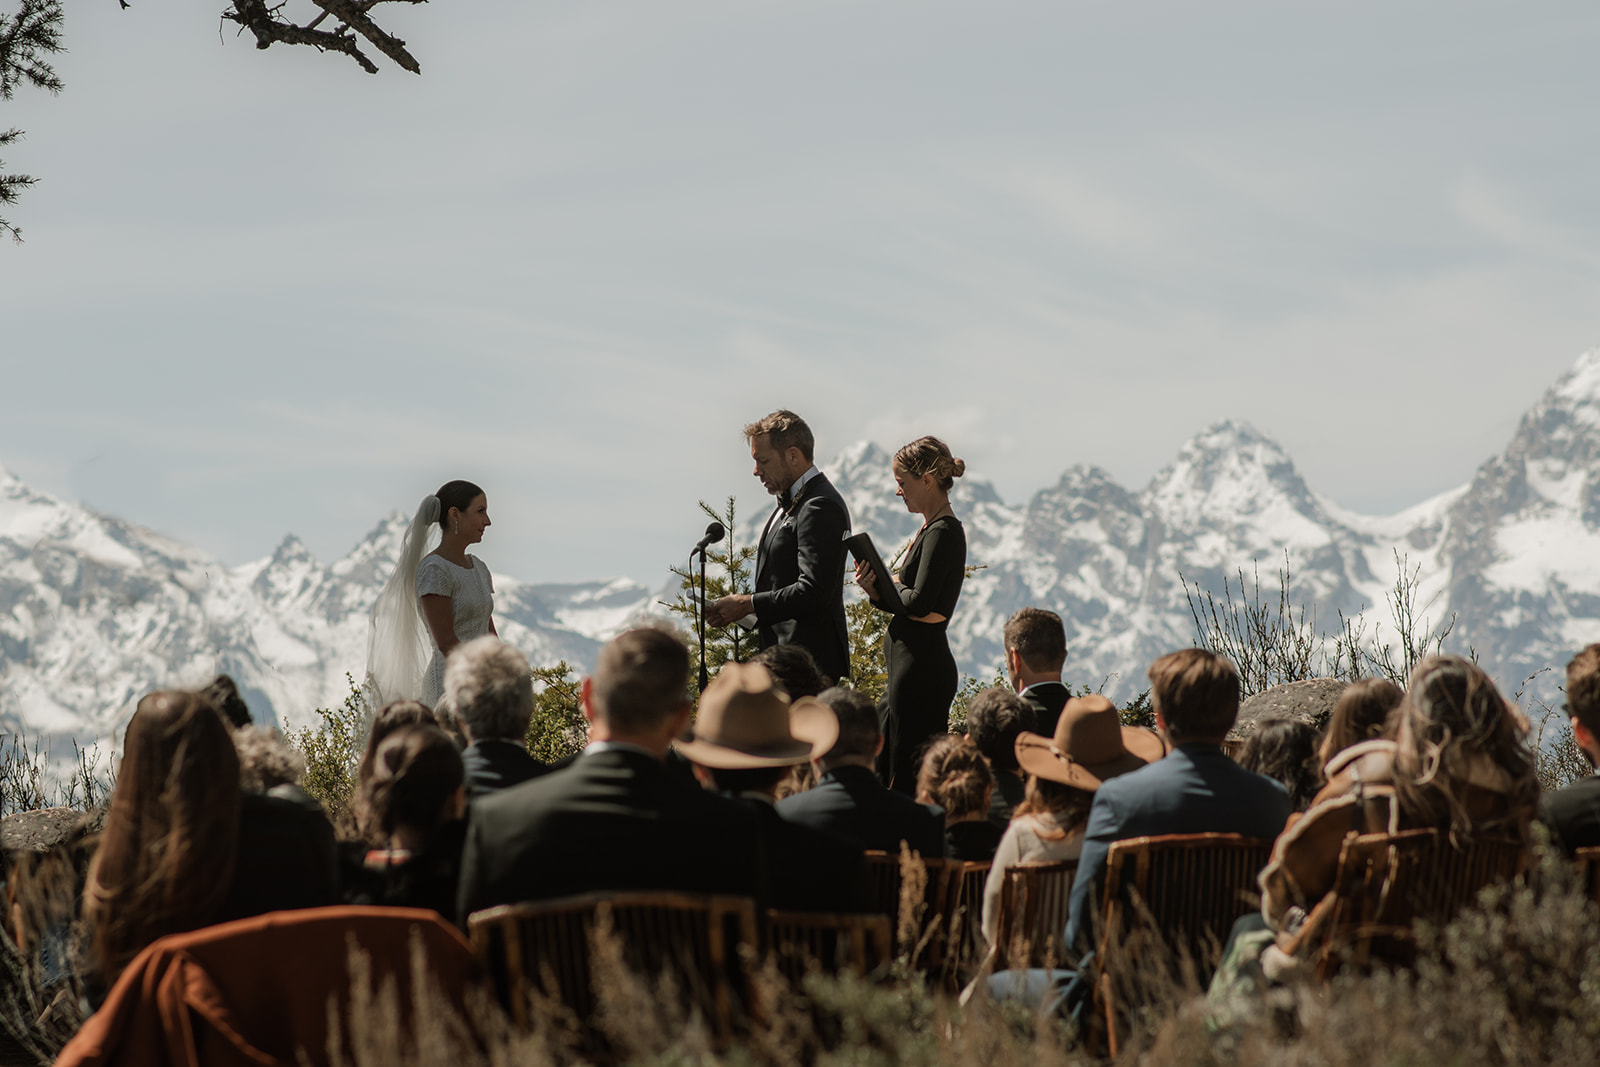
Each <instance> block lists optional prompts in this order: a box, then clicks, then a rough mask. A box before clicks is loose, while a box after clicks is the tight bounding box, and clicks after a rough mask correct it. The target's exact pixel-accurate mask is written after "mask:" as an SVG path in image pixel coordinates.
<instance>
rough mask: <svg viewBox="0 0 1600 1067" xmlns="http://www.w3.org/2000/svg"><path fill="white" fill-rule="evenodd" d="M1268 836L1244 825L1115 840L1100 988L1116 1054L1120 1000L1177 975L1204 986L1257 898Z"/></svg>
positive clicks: (1144, 996)
mask: <svg viewBox="0 0 1600 1067" xmlns="http://www.w3.org/2000/svg"><path fill="white" fill-rule="evenodd" d="M1271 852H1272V842H1271V841H1266V840H1262V839H1260V838H1254V837H1243V836H1241V835H1239V834H1165V835H1162V836H1159V837H1135V838H1130V839H1128V840H1126V841H1117V842H1114V843H1113V844H1112V845H1111V848H1110V850H1109V851H1108V853H1107V855H1106V882H1105V890H1104V900H1105V911H1104V920H1103V922H1102V924H1101V928H1100V948H1099V952H1098V953H1097V954H1096V962H1097V966H1098V968H1099V982H1098V986H1097V991H1098V993H1099V995H1100V1000H1101V1004H1102V1005H1103V1006H1104V1009H1105V1023H1106V1038H1107V1041H1108V1043H1109V1045H1110V1049H1111V1054H1112V1056H1116V1054H1117V1047H1118V1043H1119V1041H1118V1023H1119V1022H1120V1021H1121V1020H1120V1018H1119V1016H1120V1014H1121V1012H1122V1009H1121V1007H1119V1005H1121V1004H1124V1003H1125V1004H1127V1005H1129V1010H1133V1009H1134V1008H1135V1007H1136V1006H1138V1005H1140V1004H1146V1003H1153V1002H1154V995H1155V994H1156V993H1157V986H1158V984H1161V983H1170V982H1172V981H1174V980H1176V981H1178V982H1180V983H1185V984H1186V983H1188V982H1191V981H1192V982H1193V983H1196V984H1197V985H1198V986H1199V988H1201V989H1204V988H1205V986H1206V984H1207V983H1208V982H1210V980H1211V975H1212V972H1213V971H1215V970H1216V967H1217V962H1218V959H1219V957H1220V956H1221V954H1222V946H1223V944H1224V942H1226V941H1227V939H1228V934H1229V933H1230V932H1231V931H1232V929H1233V924H1234V923H1235V922H1236V921H1238V919H1239V917H1240V916H1242V915H1245V914H1247V913H1249V912H1250V911H1252V910H1254V909H1255V908H1256V907H1257V906H1258V905H1259V903H1260V890H1259V888H1258V886H1257V881H1256V879H1257V877H1258V876H1259V875H1260V873H1261V869H1262V868H1263V867H1265V866H1266V865H1267V860H1268V859H1269V858H1270V856H1271Z"/></svg>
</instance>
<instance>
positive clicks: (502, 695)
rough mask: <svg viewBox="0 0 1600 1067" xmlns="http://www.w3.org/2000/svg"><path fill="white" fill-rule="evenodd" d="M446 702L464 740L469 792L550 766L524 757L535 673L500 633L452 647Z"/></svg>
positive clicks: (507, 782) (514, 780)
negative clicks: (465, 742)
mask: <svg viewBox="0 0 1600 1067" xmlns="http://www.w3.org/2000/svg"><path fill="white" fill-rule="evenodd" d="M444 700H445V701H446V702H448V703H449V705H450V707H451V708H453V709H454V711H455V715H456V719H457V721H458V723H459V724H460V726H461V731H462V733H463V734H464V735H465V736H466V739H467V747H466V749H465V750H464V751H463V752H462V753H461V761H462V763H464V764H465V765H466V769H467V792H468V793H469V794H470V795H472V796H474V797H479V796H483V795H484V794H485V793H493V792H495V791H496V790H499V789H505V788H506V787H508V786H513V785H517V784H518V783H520V782H526V781H527V780H528V779H530V778H537V777H539V776H540V775H541V774H544V773H545V772H547V771H548V770H549V769H550V768H549V767H547V766H545V765H544V764H543V763H540V762H539V761H538V760H536V759H534V758H533V757H532V756H530V755H528V748H527V735H528V721H529V720H530V719H532V718H533V671H532V670H531V669H530V668H529V667H528V660H527V658H526V657H525V656H523V654H522V653H521V652H518V651H517V650H516V649H514V648H512V647H511V646H510V645H508V644H506V643H505V642H504V641H502V640H500V639H499V638H498V637H493V636H484V637H479V638H475V639H474V640H471V641H467V642H465V643H463V644H460V645H457V646H456V647H455V648H454V649H452V650H451V652H450V658H449V659H448V660H446V661H445V668H444Z"/></svg>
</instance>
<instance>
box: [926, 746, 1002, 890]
mask: <svg viewBox="0 0 1600 1067" xmlns="http://www.w3.org/2000/svg"><path fill="white" fill-rule="evenodd" d="M993 792H994V776H993V775H991V774H990V773H989V764H988V763H987V762H985V760H984V758H983V753H981V752H979V751H978V746H976V745H974V744H973V743H972V742H971V741H969V740H967V738H966V737H964V736H958V735H956V734H946V735H945V736H944V737H939V738H935V739H934V741H933V743H932V744H930V745H929V746H928V749H927V751H926V752H924V753H923V754H922V769H921V770H920V771H919V772H918V773H917V800H919V801H921V802H922V803H924V804H933V805H937V806H938V807H941V808H943V809H944V854H945V855H946V856H947V857H949V858H950V859H953V860H961V861H963V862H965V863H988V862H989V861H990V860H992V859H994V850H995V846H996V845H998V844H1000V835H1001V834H1003V833H1004V832H1005V831H1004V830H1002V829H1000V827H998V826H996V825H995V824H994V823H992V822H990V821H989V795H990V794H991V793H993Z"/></svg>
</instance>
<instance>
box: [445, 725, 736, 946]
mask: <svg viewBox="0 0 1600 1067" xmlns="http://www.w3.org/2000/svg"><path fill="white" fill-rule="evenodd" d="M759 832H760V824H759V821H758V819H757V818H756V814H755V813H754V812H752V811H750V809H748V808H746V807H745V806H744V805H742V804H738V803H735V802H734V801H731V800H727V799H725V798H723V797H719V796H717V795H715V794H713V793H708V792H706V791H705V790H703V789H701V788H700V787H699V786H698V785H695V784H694V783H693V782H689V781H685V780H684V779H683V777H682V776H680V775H677V774H674V773H672V772H671V771H669V770H668V769H667V768H666V767H665V766H664V765H663V764H662V762H661V761H660V760H658V759H656V758H654V757H653V756H650V755H648V754H647V753H644V752H638V751H634V750H630V749H605V750H602V751H599V752H591V753H587V754H585V755H583V756H580V757H579V758H578V759H577V760H575V761H574V762H573V763H572V764H571V765H570V766H568V767H566V768H564V769H562V770H559V771H552V772H551V773H549V774H546V775H544V776H543V777H540V778H535V779H533V780H532V781H528V782H524V783H522V784H521V785H514V786H512V787H510V788H509V789H502V790H500V791H499V792H496V793H490V794H487V795H485V796H482V797H479V798H477V799H476V800H474V801H473V802H472V810H471V813H470V815H469V816H468V822H467V841H466V845H465V847H464V848H463V850H462V855H461V885H460V889H459V893H458V897H457V917H458V919H459V921H460V922H461V924H462V925H463V926H465V925H466V921H467V916H469V915H470V914H472V913H473V912H474V911H478V910H479V909H481V908H489V907H493V906H495V905H497V904H512V903H516V902H518V901H524V900H549V899H552V898H554V897H563V896H569V895H571V894H574V893H587V892H590V891H593V890H603V889H675V890H679V891H681V892H686V893H726V894H731V895H735V896H748V897H756V898H759V897H760V896H761V894H760V892H759V886H760V875H759V870H758V868H759V865H760V838H759Z"/></svg>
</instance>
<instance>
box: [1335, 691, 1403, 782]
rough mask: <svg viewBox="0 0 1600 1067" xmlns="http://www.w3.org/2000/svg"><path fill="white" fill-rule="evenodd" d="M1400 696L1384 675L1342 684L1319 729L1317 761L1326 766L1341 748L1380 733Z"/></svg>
mask: <svg viewBox="0 0 1600 1067" xmlns="http://www.w3.org/2000/svg"><path fill="white" fill-rule="evenodd" d="M1404 696H1405V694H1404V693H1403V692H1401V691H1400V687H1399V686H1398V685H1395V684H1394V683H1393V682H1391V681H1389V679H1387V678H1363V679H1361V680H1360V681H1359V682H1351V683H1350V684H1349V685H1347V686H1345V687H1344V692H1342V693H1340V694H1339V699H1338V700H1337V701H1336V702H1335V703H1334V705H1333V714H1332V715H1330V716H1329V717H1328V725H1327V727H1326V728H1325V729H1324V730H1323V731H1322V744H1321V746H1320V747H1319V748H1318V749H1317V762H1318V763H1320V764H1321V765H1322V766H1323V767H1327V765H1328V763H1329V761H1331V760H1332V759H1333V757H1335V756H1337V755H1338V754H1339V753H1341V752H1343V751H1344V750H1345V749H1347V748H1350V747H1352V746H1354V745H1359V744H1361V742H1363V741H1372V740H1376V739H1377V738H1380V737H1382V736H1383V731H1384V727H1385V724H1387V723H1388V721H1389V715H1390V714H1391V713H1392V712H1393V711H1394V709H1395V708H1397V707H1399V706H1400V700H1401V698H1402V697H1404Z"/></svg>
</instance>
